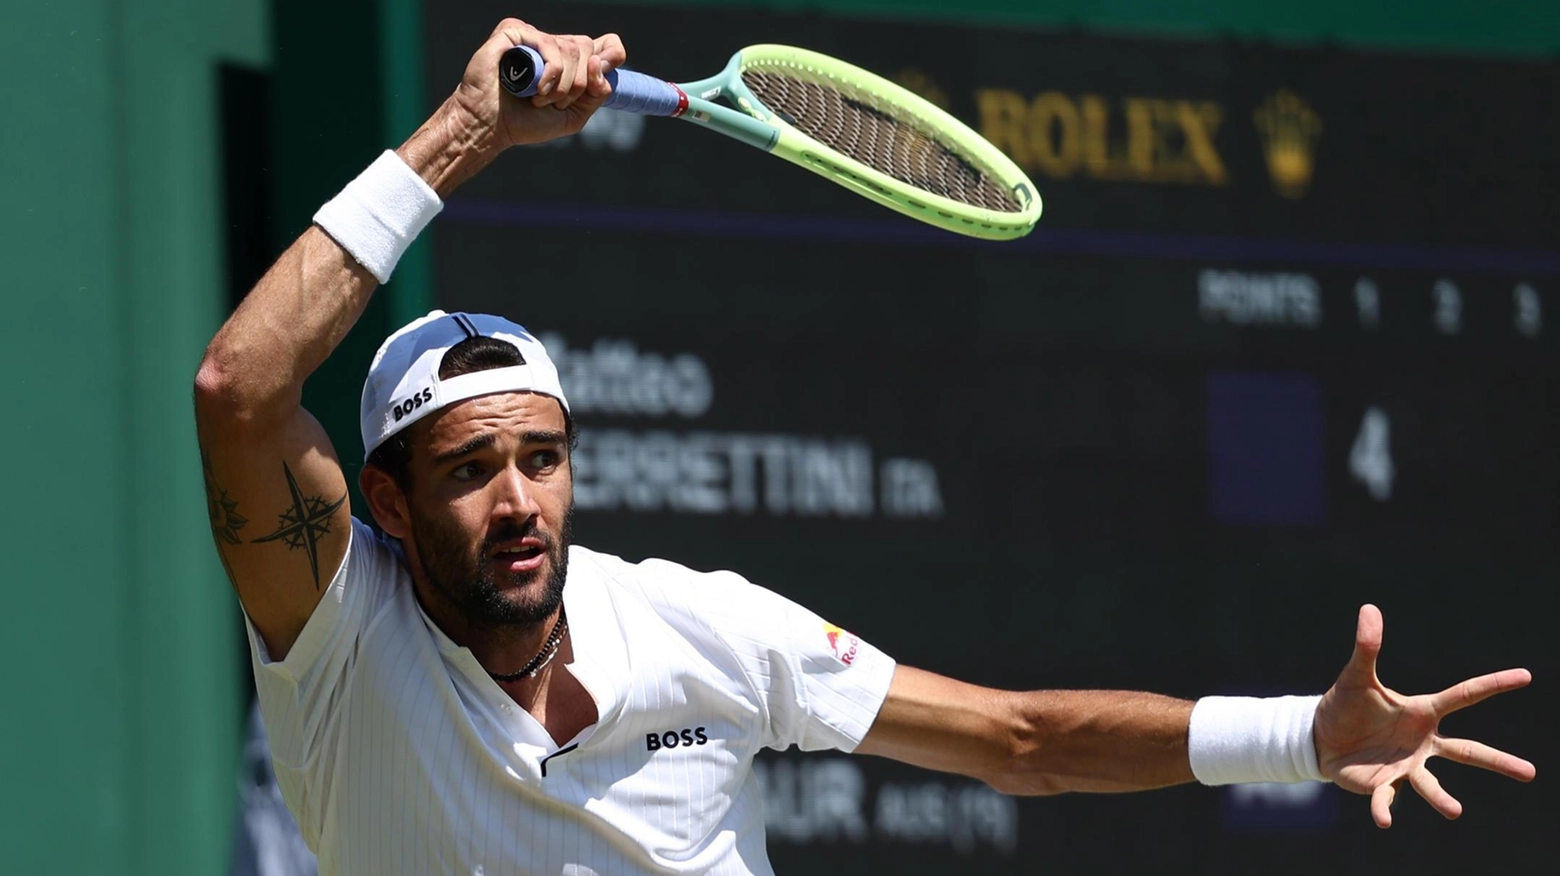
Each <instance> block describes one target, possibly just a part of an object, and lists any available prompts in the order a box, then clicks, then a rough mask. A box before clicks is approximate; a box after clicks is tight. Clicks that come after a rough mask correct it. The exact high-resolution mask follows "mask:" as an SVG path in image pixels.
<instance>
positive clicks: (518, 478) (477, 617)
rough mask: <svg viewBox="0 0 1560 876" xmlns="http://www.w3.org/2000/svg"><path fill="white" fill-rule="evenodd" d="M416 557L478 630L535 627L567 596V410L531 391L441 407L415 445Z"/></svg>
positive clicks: (410, 500)
mask: <svg viewBox="0 0 1560 876" xmlns="http://www.w3.org/2000/svg"><path fill="white" fill-rule="evenodd" d="M410 474H411V478H410V487H411V490H410V492H409V493H408V495H407V511H408V517H409V518H410V523H411V533H410V535H411V538H410V539H408V541H410V544H408V545H406V547H407V554H408V559H410V560H411V561H412V562H413V563H415V564H416V565H417V566H418V567H420V568H421V570H422V573H423V576H424V578H425V579H426V581H427V584H428V586H429V587H430V588H431V589H432V591H433V594H434V598H436V599H438V600H440V601H442V602H445V603H447V604H448V605H449V606H450V607H453V608H454V609H455V610H456V611H458V612H459V614H460V615H461V617H462V619H463V620H464V621H465V623H467V624H469V625H472V626H477V627H503V626H530V625H534V624H536V623H538V622H540V621H543V620H545V619H546V618H547V617H548V616H550V615H551V614H552V612H553V611H554V610H555V609H557V607H558V605H559V603H560V602H561V601H562V598H563V583H564V577H565V574H566V572H567V570H568V547H569V536H570V532H569V528H570V520H571V517H572V516H573V512H574V478H573V472H572V469H571V468H570V460H569V448H568V441H567V438H566V436H565V434H564V419H563V409H562V408H561V407H560V406H559V404H558V402H557V401H556V400H554V399H553V398H551V397H549V396H545V395H538V394H535V393H529V392H512V393H502V394H497V395H487V396H481V397H479V398H474V399H470V400H468V401H465V402H461V403H460V404H457V405H453V406H451V407H450V408H448V409H446V410H444V411H440V412H439V413H438V414H437V415H436V416H435V417H433V418H432V423H431V424H430V426H429V427H428V428H427V429H426V431H425V433H424V435H423V436H422V437H421V439H420V440H418V441H415V442H413V445H412V458H411V467H410Z"/></svg>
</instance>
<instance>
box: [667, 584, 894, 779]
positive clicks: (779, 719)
mask: <svg viewBox="0 0 1560 876" xmlns="http://www.w3.org/2000/svg"><path fill="white" fill-rule="evenodd" d="M652 562H654V561H652ZM664 566H665V567H671V568H675V569H677V570H681V571H682V572H684V573H685V575H686V576H687V577H682V583H681V585H680V586H679V589H685V595H686V599H687V604H688V606H689V611H691V612H695V613H696V614H697V616H698V617H699V618H701V619H702V620H703V622H704V623H705V624H706V625H707V627H708V629H709V630H710V631H711V632H712V633H714V635H716V636H717V637H718V638H719V640H720V641H721V642H722V643H723V644H724V646H725V647H726V648H727V649H729V650H730V651H731V652H732V653H733V654H734V656H735V657H736V659H737V662H738V663H739V664H740V665H741V667H742V670H743V672H744V674H745V675H746V676H747V679H748V681H749V683H750V684H751V686H752V687H753V689H754V690H755V691H756V693H757V695H758V698H759V701H760V702H759V707H760V709H761V711H762V712H763V714H764V715H765V718H766V723H767V730H768V738H767V739H766V740H765V745H766V746H767V747H769V748H777V749H785V748H789V747H790V746H792V745H795V746H797V747H798V748H801V749H802V750H804V751H818V750H822V749H836V750H839V751H844V752H850V751H854V750H855V748H856V746H857V745H859V744H860V743H861V740H862V739H863V738H864V737H865V736H866V735H867V731H868V730H870V729H871V728H872V723H873V721H875V720H877V714H878V711H879V710H880V709H881V708H882V707H883V700H884V699H885V698H887V696H888V686H889V683H890V682H891V681H892V680H893V677H894V666H895V664H894V660H893V658H892V657H889V656H888V655H887V654H885V653H883V652H882V651H880V650H878V649H877V648H875V647H873V646H872V645H871V644H869V643H867V642H866V641H864V640H863V639H862V638H861V637H860V636H857V635H856V634H854V633H852V632H850V631H849V630H846V629H844V628H842V627H840V626H837V625H835V624H832V623H829V622H828V621H826V620H824V619H823V618H822V617H819V616H818V615H817V614H815V613H813V612H812V611H810V610H808V609H807V608H804V607H803V606H801V605H798V604H797V603H795V602H792V601H791V600H789V599H787V598H785V597H784V596H781V595H779V594H778V593H775V592H773V591H771V590H767V589H765V588H763V587H760V586H758V585H756V584H753V583H751V582H749V581H747V580H746V579H744V578H743V577H741V576H740V575H736V574H733V573H731V572H713V573H708V574H700V573H696V572H689V571H687V570H686V569H683V568H682V567H681V566H675V565H674V564H671V563H666V564H664ZM657 577H660V576H657Z"/></svg>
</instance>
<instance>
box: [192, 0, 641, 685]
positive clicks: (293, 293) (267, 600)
mask: <svg viewBox="0 0 1560 876" xmlns="http://www.w3.org/2000/svg"><path fill="white" fill-rule="evenodd" d="M519 44H525V45H530V46H533V47H535V48H537V49H538V50H539V51H540V52H541V53H542V56H543V58H544V59H545V60H546V61H547V70H546V73H545V74H544V76H543V78H542V81H541V82H540V83H539V84H538V94H537V96H536V97H534V98H532V99H531V100H529V101H521V100H516V99H515V98H512V97H509V96H508V95H501V94H500V89H499V86H498V73H497V71H498V63H499V58H500V57H501V56H502V54H503V53H504V51H506V50H507V49H509V48H511V47H512V46H515V45H519ZM623 60H624V51H623V46H622V44H621V43H620V42H619V41H618V38H617V37H616V36H615V35H611V34H608V35H607V36H603V37H600V38H597V39H594V40H592V39H590V38H588V37H578V36H570V37H554V36H551V35H549V34H545V33H542V32H540V31H538V30H536V29H535V28H532V27H530V26H529V25H527V24H525V23H524V22H520V21H516V20H514V19H508V20H506V21H504V22H502V23H501V24H500V25H499V26H498V28H497V29H496V30H494V31H493V34H492V36H490V37H489V38H488V40H487V41H486V42H485V43H484V44H483V45H482V47H481V48H480V49H478V50H477V53H476V54H475V55H474V56H472V59H471V62H470V64H469V65H468V66H467V68H466V72H465V75H464V77H463V78H462V81H461V84H460V87H459V88H457V89H456V91H455V93H454V94H453V95H452V96H451V97H450V98H449V99H448V100H446V101H445V102H444V104H443V105H442V106H441V107H440V108H439V109H438V110H437V111H436V112H435V113H434V115H433V116H432V117H431V118H429V119H428V121H427V122H425V123H424V124H423V126H422V127H421V128H419V129H418V131H417V132H416V133H415V134H413V135H412V137H411V139H409V140H407V142H406V143H404V144H403V145H402V146H401V148H399V149H397V150H396V155H397V156H398V157H399V160H400V162H401V163H402V164H404V167H399V168H397V167H394V166H393V165H394V162H392V165H391V166H390V167H389V169H390V170H392V171H394V172H395V173H397V174H399V176H397V177H395V182H396V183H397V184H398V185H402V186H403V187H405V186H408V185H412V186H413V188H416V186H417V185H420V184H417V183H416V180H417V178H420V179H421V181H422V183H426V185H427V186H428V187H431V188H432V190H433V192H434V193H435V194H436V195H437V196H439V197H443V196H444V195H447V194H448V193H449V192H450V191H452V190H453V189H454V188H455V187H456V186H458V185H460V183H461V182H463V181H464V180H466V179H468V178H470V177H471V176H472V175H473V174H475V173H477V172H478V171H480V170H481V169H482V168H483V167H485V166H486V165H487V164H488V163H489V162H491V161H492V160H493V159H494V158H495V157H497V155H498V154H499V153H500V152H502V151H503V150H504V149H505V148H507V147H509V146H511V145H515V144H518V143H530V142H539V141H542V140H548V139H551V138H553V137H558V136H562V135H564V134H570V133H573V132H575V131H578V130H579V129H580V128H581V127H582V126H583V125H584V124H585V121H586V119H588V118H589V117H590V114H591V113H592V112H593V111H594V110H595V109H596V108H597V107H598V106H599V105H600V104H601V102H602V100H604V99H605V97H606V96H607V95H608V94H610V92H611V88H610V87H609V86H608V85H607V83H606V80H605V78H604V76H603V74H604V71H605V70H606V69H608V68H610V67H615V66H617V65H619V64H621V63H622V62H623ZM411 175H415V176H411ZM414 184H415V185H414ZM417 191H421V192H423V193H424V194H422V195H420V196H419V197H423V198H425V199H427V195H426V189H417ZM433 203H434V204H435V205H436V203H437V201H436V199H435V200H433ZM359 254H360V255H362V254H363V253H362V252H360V253H359ZM391 262H392V264H391V266H393V259H392V260H391ZM379 270H380V271H381V273H386V272H387V269H386V266H385V265H384V264H383V263H381V264H380V265H379ZM378 283H379V280H378V279H377V278H376V276H375V275H374V274H373V273H371V272H370V270H369V268H367V267H365V266H364V265H362V264H359V262H358V260H357V259H355V258H354V256H353V255H352V253H350V252H349V251H348V249H347V248H345V247H343V246H342V244H341V243H338V241H337V240H335V239H333V238H332V237H331V236H330V234H327V233H326V232H325V231H324V230H322V229H321V228H320V227H319V226H312V227H310V228H309V230H307V231H305V232H304V233H303V235H302V236H300V237H299V238H298V240H297V241H296V242H294V243H293V245H292V246H290V247H289V248H288V249H287V251H286V252H285V253H283V254H282V257H281V258H280V259H278V260H277V261H276V263H275V264H274V265H273V266H272V267H271V269H270V270H269V271H268V272H267V273H266V275H265V276H264V277H263V278H262V279H261V280H260V282H259V283H258V284H256V286H255V288H254V289H253V290H251V291H250V293H249V295H248V296H247V297H245V299H244V301H243V303H242V304H241V305H239V307H238V310H237V311H236V312H234V314H233V315H232V317H230V318H229V319H228V321H227V323H226V324H225V325H223V326H222V329H221V330H220V331H219V332H217V335H216V337H215V338H213V339H212V341H211V344H210V345H209V346H208V347H207V349H206V355H205V358H204V359H203V360H202V362H201V366H200V371H199V373H198V374H197V376H196V379H195V423H196V429H197V432H198V435H199V439H200V447H201V458H202V463H203V464H204V468H205V475H206V491H207V506H208V511H209V512H210V514H211V526H212V534H213V537H214V538H215V539H216V543H217V552H218V554H219V556H220V557H221V559H222V563H223V567H224V568H225V569H226V570H227V574H228V577H229V578H230V579H231V580H232V582H233V585H234V586H235V587H236V588H237V590H238V595H239V599H240V600H241V601H242V602H243V604H244V609H245V611H246V612H248V614H249V617H250V619H251V620H252V621H253V623H254V625H255V627H256V629H257V630H258V631H259V633H260V635H261V637H262V638H263V639H264V640H265V644H266V648H267V650H268V651H269V652H270V656H271V657H272V658H273V659H281V658H282V657H284V656H286V654H287V652H288V651H289V650H290V649H291V648H292V645H293V643H294V641H295V640H296V639H297V637H298V634H299V633H300V632H301V631H302V630H303V626H304V624H305V622H306V621H307V620H308V618H309V616H310V614H312V613H313V611H314V607H315V606H316V605H317V604H318V602H319V600H320V597H321V594H322V592H323V589H324V585H325V584H327V583H329V580H330V576H331V574H332V572H333V571H334V570H335V569H336V567H337V566H338V565H339V564H340V562H341V559H342V557H343V556H344V555H345V552H346V549H347V536H348V533H349V531H350V527H349V526H348V525H347V520H348V515H349V513H350V512H349V509H348V507H347V486H346V481H345V479H344V477H343V475H342V471H341V465H340V463H339V461H338V459H337V456H336V452H335V450H334V449H333V448H332V447H331V445H330V441H329V439H328V438H327V437H326V435H325V432H324V430H323V429H322V428H321V427H320V425H319V423H318V422H317V421H316V420H315V419H314V418H313V417H312V416H310V414H309V413H308V412H307V411H305V410H304V409H303V408H302V407H301V401H302V397H303V382H304V380H305V379H306V378H307V377H308V376H309V375H310V374H311V373H313V371H314V370H315V369H316V368H318V367H319V365H320V363H322V362H324V361H325V358H326V357H327V356H329V355H330V353H331V351H332V350H334V349H335V348H336V345H337V344H338V343H339V342H340V341H341V339H342V338H343V337H344V336H345V335H346V333H347V331H348V329H350V328H351V327H352V325H353V323H355V322H356V321H357V319H358V317H359V316H360V315H361V314H362V312H363V308H364V307H365V306H366V305H367V304H368V299H369V296H370V295H372V294H373V291H374V289H375V288H376V287H377V286H378ZM349 403H350V402H349Z"/></svg>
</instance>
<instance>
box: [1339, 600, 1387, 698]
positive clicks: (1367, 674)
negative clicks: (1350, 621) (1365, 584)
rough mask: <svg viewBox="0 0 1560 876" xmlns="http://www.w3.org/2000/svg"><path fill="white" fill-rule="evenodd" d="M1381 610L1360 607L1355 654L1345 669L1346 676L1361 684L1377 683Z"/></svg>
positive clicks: (1364, 606) (1355, 638)
mask: <svg viewBox="0 0 1560 876" xmlns="http://www.w3.org/2000/svg"><path fill="white" fill-rule="evenodd" d="M1381 630H1382V619H1381V609H1379V608H1377V607H1376V606H1374V605H1369V604H1367V605H1362V606H1360V617H1359V621H1358V622H1357V623H1356V624H1355V627H1354V653H1353V655H1351V656H1350V657H1349V664H1348V665H1347V666H1345V667H1344V668H1343V674H1344V675H1345V676H1351V677H1352V679H1353V680H1355V681H1357V682H1359V683H1362V684H1364V683H1374V682H1375V681H1376V655H1378V654H1380V653H1381Z"/></svg>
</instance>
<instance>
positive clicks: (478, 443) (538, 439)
mask: <svg viewBox="0 0 1560 876" xmlns="http://www.w3.org/2000/svg"><path fill="white" fill-rule="evenodd" d="M564 438H565V436H564V433H562V432H560V431H558V430H557V429H539V430H532V431H529V432H521V433H520V444H521V446H527V445H532V444H562V443H563V442H564ZM497 440H498V439H497V437H496V435H495V433H493V432H487V433H485V434H482V435H478V436H477V437H475V438H473V439H471V440H470V441H467V442H466V443H465V444H462V445H460V446H459V447H457V448H455V449H454V450H446V451H445V452H443V453H440V454H438V455H436V456H434V458H433V464H434V465H443V464H445V463H447V462H454V461H455V460H457V459H460V458H461V457H463V456H470V455H471V454H473V453H476V452H477V451H478V450H486V449H487V448H489V447H492V446H493V444H494V442H495V441H497Z"/></svg>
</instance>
